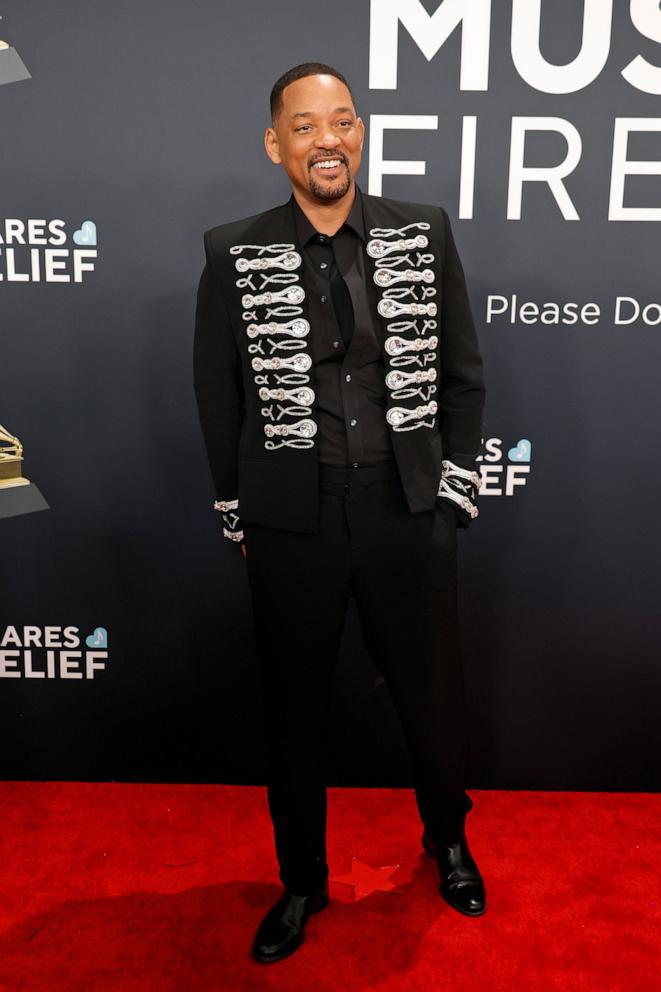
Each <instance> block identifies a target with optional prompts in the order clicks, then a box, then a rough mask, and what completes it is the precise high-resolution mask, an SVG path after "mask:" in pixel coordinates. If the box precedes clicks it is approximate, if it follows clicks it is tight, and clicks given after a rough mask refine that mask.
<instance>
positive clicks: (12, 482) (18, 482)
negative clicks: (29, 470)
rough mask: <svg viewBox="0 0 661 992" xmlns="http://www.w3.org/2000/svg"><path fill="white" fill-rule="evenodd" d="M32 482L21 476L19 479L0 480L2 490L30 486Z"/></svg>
mask: <svg viewBox="0 0 661 992" xmlns="http://www.w3.org/2000/svg"><path fill="white" fill-rule="evenodd" d="M29 485H30V480H29V479H24V478H23V476H20V478H18V479H0V489H9V487H10V486H29Z"/></svg>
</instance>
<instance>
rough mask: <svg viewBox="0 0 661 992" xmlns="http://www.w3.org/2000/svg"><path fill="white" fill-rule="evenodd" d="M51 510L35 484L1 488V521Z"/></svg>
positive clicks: (29, 483)
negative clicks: (6, 518) (38, 511)
mask: <svg viewBox="0 0 661 992" xmlns="http://www.w3.org/2000/svg"><path fill="white" fill-rule="evenodd" d="M24 481H27V480H24ZM49 509H50V507H49V505H48V503H47V502H46V500H45V499H44V497H43V496H42V495H41V493H40V492H39V490H38V488H37V487H36V486H35V484H34V482H28V484H27V486H25V485H19V486H0V520H1V519H3V518H4V517H18V516H20V515H21V514H23V513H36V511H37V510H49Z"/></svg>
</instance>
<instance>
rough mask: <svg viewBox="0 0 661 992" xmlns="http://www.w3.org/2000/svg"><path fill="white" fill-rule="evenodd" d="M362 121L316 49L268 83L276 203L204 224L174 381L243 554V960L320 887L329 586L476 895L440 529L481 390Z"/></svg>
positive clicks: (423, 231) (442, 258)
mask: <svg viewBox="0 0 661 992" xmlns="http://www.w3.org/2000/svg"><path fill="white" fill-rule="evenodd" d="M364 135H365V127H364V124H363V122H362V120H361V118H360V117H358V116H357V114H356V110H355V105H354V100H353V96H352V93H351V90H350V87H349V85H348V83H347V81H346V80H345V79H344V77H343V76H342V75H341V74H340V73H339V72H338V71H337V70H335V69H333V68H332V67H331V66H328V65H324V64H322V63H317V62H311V63H305V64H303V65H299V66H296V67H295V68H293V69H290V70H289V71H288V72H286V73H285V74H284V75H283V76H281V77H280V79H278V80H277V82H276V83H275V85H274V86H273V89H272V91H271V126H270V127H267V128H266V131H265V134H264V146H265V149H266V153H267V155H268V157H269V159H270V160H271V162H273V163H274V164H276V165H278V166H282V167H283V169H284V171H285V173H286V175H287V177H288V179H289V182H290V184H291V196H290V198H289V200H288V201H287V202H286V203H284V204H281V205H280V206H277V207H274V208H273V209H271V210H267V211H265V212H263V213H259V214H255V215H252V216H250V217H246V218H243V219H241V220H237V221H233V222H231V223H226V224H221V225H219V226H218V227H214V228H211V229H210V230H208V231H206V232H205V234H204V247H205V252H206V264H205V267H204V270H203V272H202V276H201V279H200V284H199V289H198V296H197V310H196V323H195V340H194V384H195V391H196V396H197V402H198V408H199V414H200V422H201V427H202V433H203V436H204V441H205V445H206V450H207V454H208V458H209V463H210V468H211V475H212V478H213V482H214V486H215V496H216V499H215V503H214V506H215V508H216V509H217V510H218V511H219V513H220V515H221V518H222V522H223V528H222V529H223V534H224V536H225V537H226V538H227V539H228V541H230V542H232V544H233V546H234V547H236V548H237V549H238V548H240V549H241V553H242V554H243V556H244V558H245V564H246V568H247V574H248V581H249V586H250V592H251V599H252V606H253V615H254V622H255V635H256V645H257V657H258V666H259V674H260V680H261V686H262V693H263V712H264V718H265V726H266V745H267V754H266V762H267V768H268V770H267V796H268V803H269V810H270V814H271V819H272V823H273V831H274V839H275V849H276V854H277V858H278V862H279V866H280V872H279V875H280V880H281V882H282V884H283V886H284V892H283V893H282V895H281V896H280V898H279V899H278V901H277V902H276V903H275V904H274V905H273V906H272V907H271V908H270V909H269V911H268V912H267V913H266V915H265V916H264V918H263V919H262V921H261V922H260V924H259V927H258V928H257V932H256V934H255V937H254V941H253V948H252V952H253V956H254V958H255V959H256V960H257V961H261V962H272V961H278V960H280V959H281V958H283V957H285V956H286V955H288V954H291V953H292V952H293V951H295V950H296V948H297V947H299V946H300V945H301V943H302V941H303V939H304V930H305V925H306V923H307V921H308V918H309V916H310V915H311V914H312V913H317V912H319V911H320V910H321V909H323V908H324V907H325V906H326V905H327V904H328V862H327V856H326V757H327V754H326V746H327V736H328V735H327V729H328V727H327V723H328V713H329V705H330V698H331V691H332V683H333V676H334V670H335V663H336V656H337V650H338V646H339V642H340V638H341V635H342V631H343V627H344V621H345V615H346V610H347V606H348V603H349V599H350V597H353V599H354V601H355V604H356V607H357V610H358V613H359V616H360V622H361V626H362V630H363V634H364V640H365V644H366V645H367V648H368V650H369V652H370V656H371V658H372V660H373V662H374V664H375V667H376V668H377V670H378V672H379V673H380V674H381V676H382V677H383V679H384V682H385V684H386V686H387V687H388V690H389V692H390V694H391V697H392V700H393V703H394V706H395V708H396V710H397V713H398V715H399V718H400V720H401V723H402V728H403V731H404V734H405V737H406V741H407V745H408V751H409V756H410V763H411V773H412V780H413V785H414V788H415V797H416V802H417V807H418V811H419V814H420V818H421V821H422V824H423V827H424V829H423V834H422V845H423V847H424V850H425V851H426V852H427V854H429V855H430V856H431V857H434V858H435V859H436V863H437V865H438V869H439V875H440V886H439V890H440V893H441V895H442V896H443V897H444V899H445V900H446V902H447V903H449V904H450V905H451V906H452V907H453V908H454V909H456V910H458V911H459V912H462V913H465V914H467V915H470V916H477V915H480V914H482V913H483V912H484V911H485V908H486V906H485V891H484V883H483V880H482V878H481V876H480V872H479V870H478V868H477V865H476V863H475V861H474V859H473V857H472V856H471V853H470V850H469V848H468V843H467V839H466V833H465V819H466V815H467V813H468V812H470V810H471V809H472V806H473V802H472V800H471V798H470V797H469V796H468V794H467V793H466V791H465V781H464V779H465V772H466V761H467V752H468V728H467V716H466V704H465V696H464V675H463V668H462V659H461V648H460V638H459V630H458V616H457V528H458V527H466V526H467V525H468V524H469V523H470V522H471V520H472V519H473V518H474V517H476V516H477V514H478V509H477V506H476V494H477V489H478V488H479V482H480V477H479V474H478V472H477V471H476V456H477V453H478V449H479V445H480V440H481V436H482V411H483V405H484V396H485V389H484V383H483V377H482V361H481V357H480V352H479V347H478V341H477V336H476V332H475V326H474V322H473V318H472V314H471V308H470V304H469V300H468V295H467V291H466V284H465V279H464V272H463V268H462V265H461V262H460V260H459V256H458V254H457V249H456V246H455V243H454V239H453V235H452V230H451V226H450V220H449V217H448V214H447V212H446V211H445V209H444V208H443V207H439V206H432V205H426V204H420V203H409V202H405V201H398V200H391V199H387V198H385V197H376V196H371V195H369V194H367V193H364V192H363V191H362V190H361V189H360V188H359V187H358V185H357V184H356V181H355V177H356V173H357V172H358V169H359V166H360V161H361V151H362V147H363V141H364Z"/></svg>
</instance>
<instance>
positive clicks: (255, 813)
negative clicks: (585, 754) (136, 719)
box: [0, 782, 661, 992]
mask: <svg viewBox="0 0 661 992" xmlns="http://www.w3.org/2000/svg"><path fill="white" fill-rule="evenodd" d="M469 791H470V794H471V796H472V797H473V800H474V802H475V807H474V809H473V811H472V812H471V813H470V814H469V817H468V821H467V822H468V825H467V834H468V838H469V842H470V845H471V849H472V851H473V854H474V855H475V858H476V860H477V862H478V864H479V866H480V869H481V871H482V873H483V875H484V879H485V883H486V890H487V912H486V914H485V915H484V916H481V917H476V918H469V917H465V916H462V915H461V914H460V913H457V912H456V911H455V910H453V909H452V908H451V907H449V906H448V905H447V904H446V903H445V902H444V901H443V900H442V899H441V897H440V896H439V895H438V894H437V875H436V866H435V864H434V862H433V861H431V860H430V859H429V858H427V856H426V855H425V854H423V852H422V848H421V847H420V834H421V828H420V825H419V821H418V817H417V810H416V808H415V800H414V797H413V793H412V792H411V791H410V790H396V789H330V790H329V810H328V841H329V863H330V869H331V879H334V878H341V877H342V876H346V875H347V874H348V873H350V872H351V869H352V864H353V865H357V869H358V873H359V874H360V877H361V886H362V888H360V887H359V891H358V896H359V898H358V899H356V898H355V890H354V887H353V886H352V885H350V884H347V883H346V882H340V881H337V880H336V881H332V882H331V887H330V894H331V903H330V906H329V907H328V908H327V909H325V910H324V911H323V912H322V913H320V914H319V915H317V916H314V917H312V919H311V920H310V922H309V924H308V927H307V930H306V940H305V944H304V945H303V947H302V948H301V949H300V950H299V951H297V952H296V954H294V955H293V956H292V957H290V958H287V959H286V960H283V961H281V962H278V963H275V964H270V965H260V964H258V963H257V962H253V961H252V959H251V957H250V943H251V940H252V935H253V932H254V930H255V928H256V926H257V924H258V922H259V920H260V919H261V917H262V915H263V914H264V913H265V912H266V910H267V909H268V908H269V906H270V905H271V903H272V902H274V901H275V899H276V898H277V897H278V896H279V895H280V892H281V891H282V889H281V886H280V883H279V881H278V879H277V873H276V872H277V865H276V862H275V855H274V853H273V845H272V835H271V825H270V820H269V818H268V809H267V806H266V795H265V790H264V789H263V788H257V787H240V786H216V785H202V786H193V785H126V784H116V783H111V784H102V783H91V784H87V783H84V784H79V783H78V784H77V783H57V782H49V783H31V782H8V783H0V814H1V820H0V822H1V824H2V890H1V896H0V989H2V992H19V990H20V992H24V990H25V992H65V990H66V992H69V990H71V992H73V990H75V992H105V990H112V992H115V990H118V992H119V990H121V992H216V990H218V992H238V990H241V992H244V990H245V992H250V990H260V992H261V990H264V989H278V990H279V989H282V990H288V992H291V990H295V992H298V990H301V992H330V990H333V992H335V990H343V992H344V990H346V992H358V990H363V989H365V990H366V989H369V990H378V992H390V990H393V992H394V990H397V992H409V990H410V992H413V990H415V992H436V990H439V992H441V990H442V992H445V990H452V992H464V990H466V992H477V990H480V992H483V990H484V992H500V990H508V992H513V990H516V992H551V990H556V989H558V990H563V992H564V990H567V992H625V990H626V992H655V990H657V989H661V954H660V948H661V899H660V893H659V867H660V865H661V857H660V853H661V831H660V830H659V823H660V820H661V798H660V797H659V796H658V795H651V794H623V793H598V794H597V793H576V792H574V793H568V792H562V793H559V792H480V791H477V790H469ZM568 845H569V846H568ZM353 859H356V860H355V861H354V860H353ZM358 862H359V863H360V864H363V865H367V866H368V869H369V868H372V869H381V868H384V869H386V870H385V871H380V872H378V873H376V874H375V873H373V872H370V871H369V870H365V869H362V870H361V869H360V864H357V863H358ZM396 865H399V867H398V868H396V870H395V871H394V872H390V871H389V870H388V869H389V868H392V867H394V866H396ZM355 873H356V872H354V874H355ZM374 881H376V884H377V885H378V886H380V888H378V887H377V888H374V889H373V890H372V891H369V890H370V889H372V886H373V883H374ZM393 885H394V887H392V886H393ZM366 891H367V892H368V894H363V893H364V892H366Z"/></svg>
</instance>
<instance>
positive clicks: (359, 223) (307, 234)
mask: <svg viewBox="0 0 661 992" xmlns="http://www.w3.org/2000/svg"><path fill="white" fill-rule="evenodd" d="M354 188H355V190H356V195H355V196H354V200H353V203H352V205H351V210H350V211H349V215H348V217H347V219H346V220H345V221H344V224H343V225H342V227H344V226H345V225H346V226H347V227H350V228H351V229H352V230H353V231H354V232H355V233H356V234H357V235H358V237H359V238H361V239H362V240H363V241H366V240H367V239H366V237H365V221H364V219H363V197H362V193H361V191H360V187H359V186H358V183H355V184H354ZM289 202H290V203H291V205H292V209H293V211H294V222H295V224H296V234H297V237H298V243H299V245H300V246H301V248H303V247H304V246H305V245H306V244H307V243H308V241H309V240H310V238H312V237H314V235H316V234H319V231H317V230H316V229H315V227H314V226H313V225H312V224H311V223H310V221H309V220H308V218H307V216H306V215H305V214H304V213H303V211H302V210H301V208H300V206H299V205H298V201H297V200H296V197H295V196H294V194H293V193H292V195H291V197H290V201H289ZM342 227H340V228H339V229H338V231H337V232H336V234H338V233H339V231H341V230H342Z"/></svg>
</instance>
